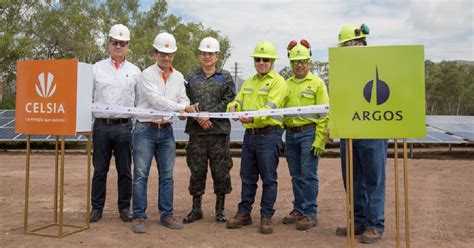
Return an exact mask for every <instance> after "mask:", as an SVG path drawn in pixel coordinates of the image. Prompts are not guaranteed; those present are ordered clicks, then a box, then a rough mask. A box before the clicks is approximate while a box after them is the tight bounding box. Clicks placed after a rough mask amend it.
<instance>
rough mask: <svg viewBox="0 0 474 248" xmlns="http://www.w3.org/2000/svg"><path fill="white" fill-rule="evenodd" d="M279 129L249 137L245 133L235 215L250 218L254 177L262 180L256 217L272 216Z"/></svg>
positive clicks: (278, 151) (276, 184) (255, 188)
mask: <svg viewBox="0 0 474 248" xmlns="http://www.w3.org/2000/svg"><path fill="white" fill-rule="evenodd" d="M281 135H282V130H281V129H280V128H277V129H274V130H271V131H269V132H268V133H266V134H249V133H248V132H245V135H244V143H243V146H242V159H241V164H240V179H241V180H242V192H241V195H240V198H241V201H240V203H239V210H238V211H239V212H240V213H245V214H250V213H251V212H252V204H253V203H254V202H255V194H256V192H257V182H258V177H259V175H260V177H261V178H262V182H263V183H262V187H263V190H262V198H261V201H260V207H261V209H260V215H261V216H263V217H272V216H273V214H274V213H275V209H273V205H274V204H275V201H276V197H277V188H278V182H277V167H278V162H279V155H280V149H281Z"/></svg>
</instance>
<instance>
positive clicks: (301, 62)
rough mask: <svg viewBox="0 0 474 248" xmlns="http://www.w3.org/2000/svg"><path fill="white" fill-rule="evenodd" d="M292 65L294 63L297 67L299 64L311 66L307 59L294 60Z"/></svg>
mask: <svg viewBox="0 0 474 248" xmlns="http://www.w3.org/2000/svg"><path fill="white" fill-rule="evenodd" d="M291 63H292V64H293V65H297V64H300V65H307V64H309V60H307V59H302V60H292V61H291Z"/></svg>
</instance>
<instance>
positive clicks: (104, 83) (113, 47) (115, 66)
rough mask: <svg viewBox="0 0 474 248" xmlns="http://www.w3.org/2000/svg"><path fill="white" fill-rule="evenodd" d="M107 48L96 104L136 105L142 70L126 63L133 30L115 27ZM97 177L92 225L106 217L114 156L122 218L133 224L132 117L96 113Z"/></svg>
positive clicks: (98, 69) (97, 73)
mask: <svg viewBox="0 0 474 248" xmlns="http://www.w3.org/2000/svg"><path fill="white" fill-rule="evenodd" d="M108 36H109V37H108V38H109V40H108V45H107V49H108V52H109V56H110V57H109V58H107V59H104V60H102V61H99V62H97V63H95V64H94V68H93V75H94V93H93V95H94V102H95V103H100V104H108V105H117V106H129V107H133V106H134V103H135V86H136V85H137V82H138V81H139V77H140V69H139V68H138V67H137V66H135V65H134V64H132V63H130V62H128V61H127V60H126V55H127V52H128V42H129V40H130V31H129V30H128V28H127V27H125V26H124V25H122V24H116V25H113V26H112V28H111V29H110V32H109V35H108ZM94 117H95V120H94V132H93V143H94V155H93V164H94V177H93V178H92V193H91V199H92V211H91V213H90V216H89V221H90V222H97V221H99V220H100V219H101V218H102V211H103V209H104V204H105V196H106V185H107V172H108V171H109V166H110V159H111V157H112V154H114V156H115V167H116V169H117V174H118V175H117V178H118V179H117V181H118V182H117V185H118V202H117V203H118V209H119V213H120V215H119V216H120V219H121V220H122V221H125V222H130V221H132V217H131V214H130V212H129V209H130V199H131V197H132V173H131V162H132V157H131V145H132V137H131V129H132V121H131V115H130V114H110V113H94Z"/></svg>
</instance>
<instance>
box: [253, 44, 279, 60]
mask: <svg viewBox="0 0 474 248" xmlns="http://www.w3.org/2000/svg"><path fill="white" fill-rule="evenodd" d="M252 57H254V58H270V59H278V56H277V55H276V50H275V47H274V46H273V44H272V43H271V42H270V41H266V40H264V41H262V42H260V43H258V44H257V46H256V47H255V49H254V50H253V54H252Z"/></svg>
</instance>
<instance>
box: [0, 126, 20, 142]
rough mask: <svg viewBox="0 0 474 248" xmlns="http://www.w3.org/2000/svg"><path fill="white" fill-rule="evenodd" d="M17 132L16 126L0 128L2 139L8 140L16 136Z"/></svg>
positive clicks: (0, 138) (0, 137)
mask: <svg viewBox="0 0 474 248" xmlns="http://www.w3.org/2000/svg"><path fill="white" fill-rule="evenodd" d="M16 136H17V134H16V133H15V128H9V127H8V128H5V127H2V128H0V140H2V141H7V140H12V139H13V138H15V137H16Z"/></svg>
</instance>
